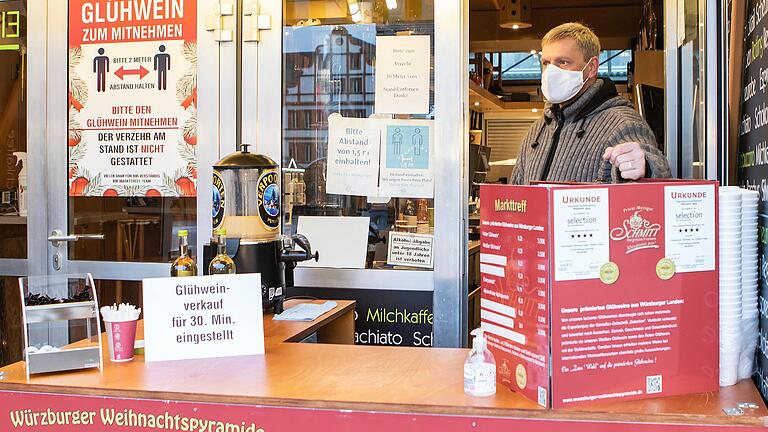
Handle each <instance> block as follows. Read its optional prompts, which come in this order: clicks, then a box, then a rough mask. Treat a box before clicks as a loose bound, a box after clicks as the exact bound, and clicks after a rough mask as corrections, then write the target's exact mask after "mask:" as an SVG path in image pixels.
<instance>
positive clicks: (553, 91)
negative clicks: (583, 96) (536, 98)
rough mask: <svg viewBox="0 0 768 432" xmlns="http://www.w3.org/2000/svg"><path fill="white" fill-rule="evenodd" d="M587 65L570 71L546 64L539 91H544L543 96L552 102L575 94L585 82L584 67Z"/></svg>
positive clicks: (557, 102) (559, 101) (567, 98)
mask: <svg viewBox="0 0 768 432" xmlns="http://www.w3.org/2000/svg"><path fill="white" fill-rule="evenodd" d="M591 61H592V59H590V62H591ZM587 66H589V63H587V64H586V65H584V67H583V68H582V69H581V70H580V71H570V70H565V69H560V68H559V67H557V66H555V65H553V64H550V65H548V66H547V67H546V69H544V73H542V74H541V92H542V93H544V97H545V98H547V100H548V101H549V102H551V103H553V104H559V103H563V102H565V101H568V100H570V99H571V98H573V97H574V96H576V95H577V94H578V93H579V90H581V88H582V87H583V86H584V83H585V82H587V80H585V79H584V69H586V68H587Z"/></svg>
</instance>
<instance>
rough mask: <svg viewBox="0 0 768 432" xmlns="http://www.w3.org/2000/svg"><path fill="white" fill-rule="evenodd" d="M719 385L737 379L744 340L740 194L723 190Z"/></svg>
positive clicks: (736, 191) (721, 205)
mask: <svg viewBox="0 0 768 432" xmlns="http://www.w3.org/2000/svg"><path fill="white" fill-rule="evenodd" d="M719 195H720V231H719V236H720V256H719V258H720V260H719V261H720V385H721V386H729V385H733V384H736V381H737V380H738V369H739V359H740V356H741V350H742V337H741V334H742V332H741V325H742V322H741V321H742V319H741V307H742V299H741V269H742V266H741V252H742V246H741V195H742V194H741V193H740V192H739V191H738V190H734V189H732V188H720V194H719Z"/></svg>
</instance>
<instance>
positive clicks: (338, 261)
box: [296, 216, 371, 269]
mask: <svg viewBox="0 0 768 432" xmlns="http://www.w3.org/2000/svg"><path fill="white" fill-rule="evenodd" d="M370 224H371V218H368V217H352V216H349V217H346V216H300V217H299V225H298V227H297V228H296V230H297V232H298V233H299V234H303V235H304V236H306V237H307V240H309V244H311V245H312V250H315V251H317V252H318V253H319V256H320V259H318V260H317V262H315V261H314V260H310V261H304V262H300V263H299V264H298V265H299V267H326V268H327V267H331V268H358V269H362V268H365V258H366V254H367V252H368V227H369V226H370Z"/></svg>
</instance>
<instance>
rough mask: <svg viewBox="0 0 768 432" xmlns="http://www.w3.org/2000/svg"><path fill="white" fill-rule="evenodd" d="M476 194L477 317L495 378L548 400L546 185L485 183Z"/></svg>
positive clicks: (538, 399) (541, 400) (535, 397)
mask: <svg viewBox="0 0 768 432" xmlns="http://www.w3.org/2000/svg"><path fill="white" fill-rule="evenodd" d="M480 200H481V202H482V203H484V204H483V205H482V206H481V210H480V220H481V223H480V224H481V225H480V240H481V247H480V273H481V284H480V286H481V300H480V308H481V310H480V317H481V322H482V327H483V329H484V330H485V331H486V337H487V339H488V346H489V348H490V349H491V351H492V352H493V354H494V356H495V358H496V366H497V379H498V381H500V382H501V383H503V384H505V385H506V386H508V387H510V388H512V389H513V390H515V391H518V392H520V393H522V394H523V395H525V396H526V397H528V398H530V399H532V400H536V401H538V402H539V404H540V405H542V406H547V401H548V390H547V389H548V387H549V373H548V365H549V349H548V344H549V342H548V340H549V306H548V299H549V285H548V284H549V261H548V257H549V250H548V247H549V244H548V243H549V242H548V238H549V233H548V225H547V213H548V199H547V190H546V189H545V188H541V187H516V188H514V189H512V188H508V187H503V186H499V187H494V186H483V187H482V188H481V191H480Z"/></svg>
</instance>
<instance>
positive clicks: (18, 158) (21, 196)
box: [13, 152, 27, 216]
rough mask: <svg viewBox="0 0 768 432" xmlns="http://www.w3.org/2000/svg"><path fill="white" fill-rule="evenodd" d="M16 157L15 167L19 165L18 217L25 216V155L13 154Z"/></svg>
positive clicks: (21, 153)
mask: <svg viewBox="0 0 768 432" xmlns="http://www.w3.org/2000/svg"><path fill="white" fill-rule="evenodd" d="M13 155H14V156H16V165H18V164H19V163H21V171H19V216H26V215H27V153H26V152H14V153H13Z"/></svg>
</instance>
